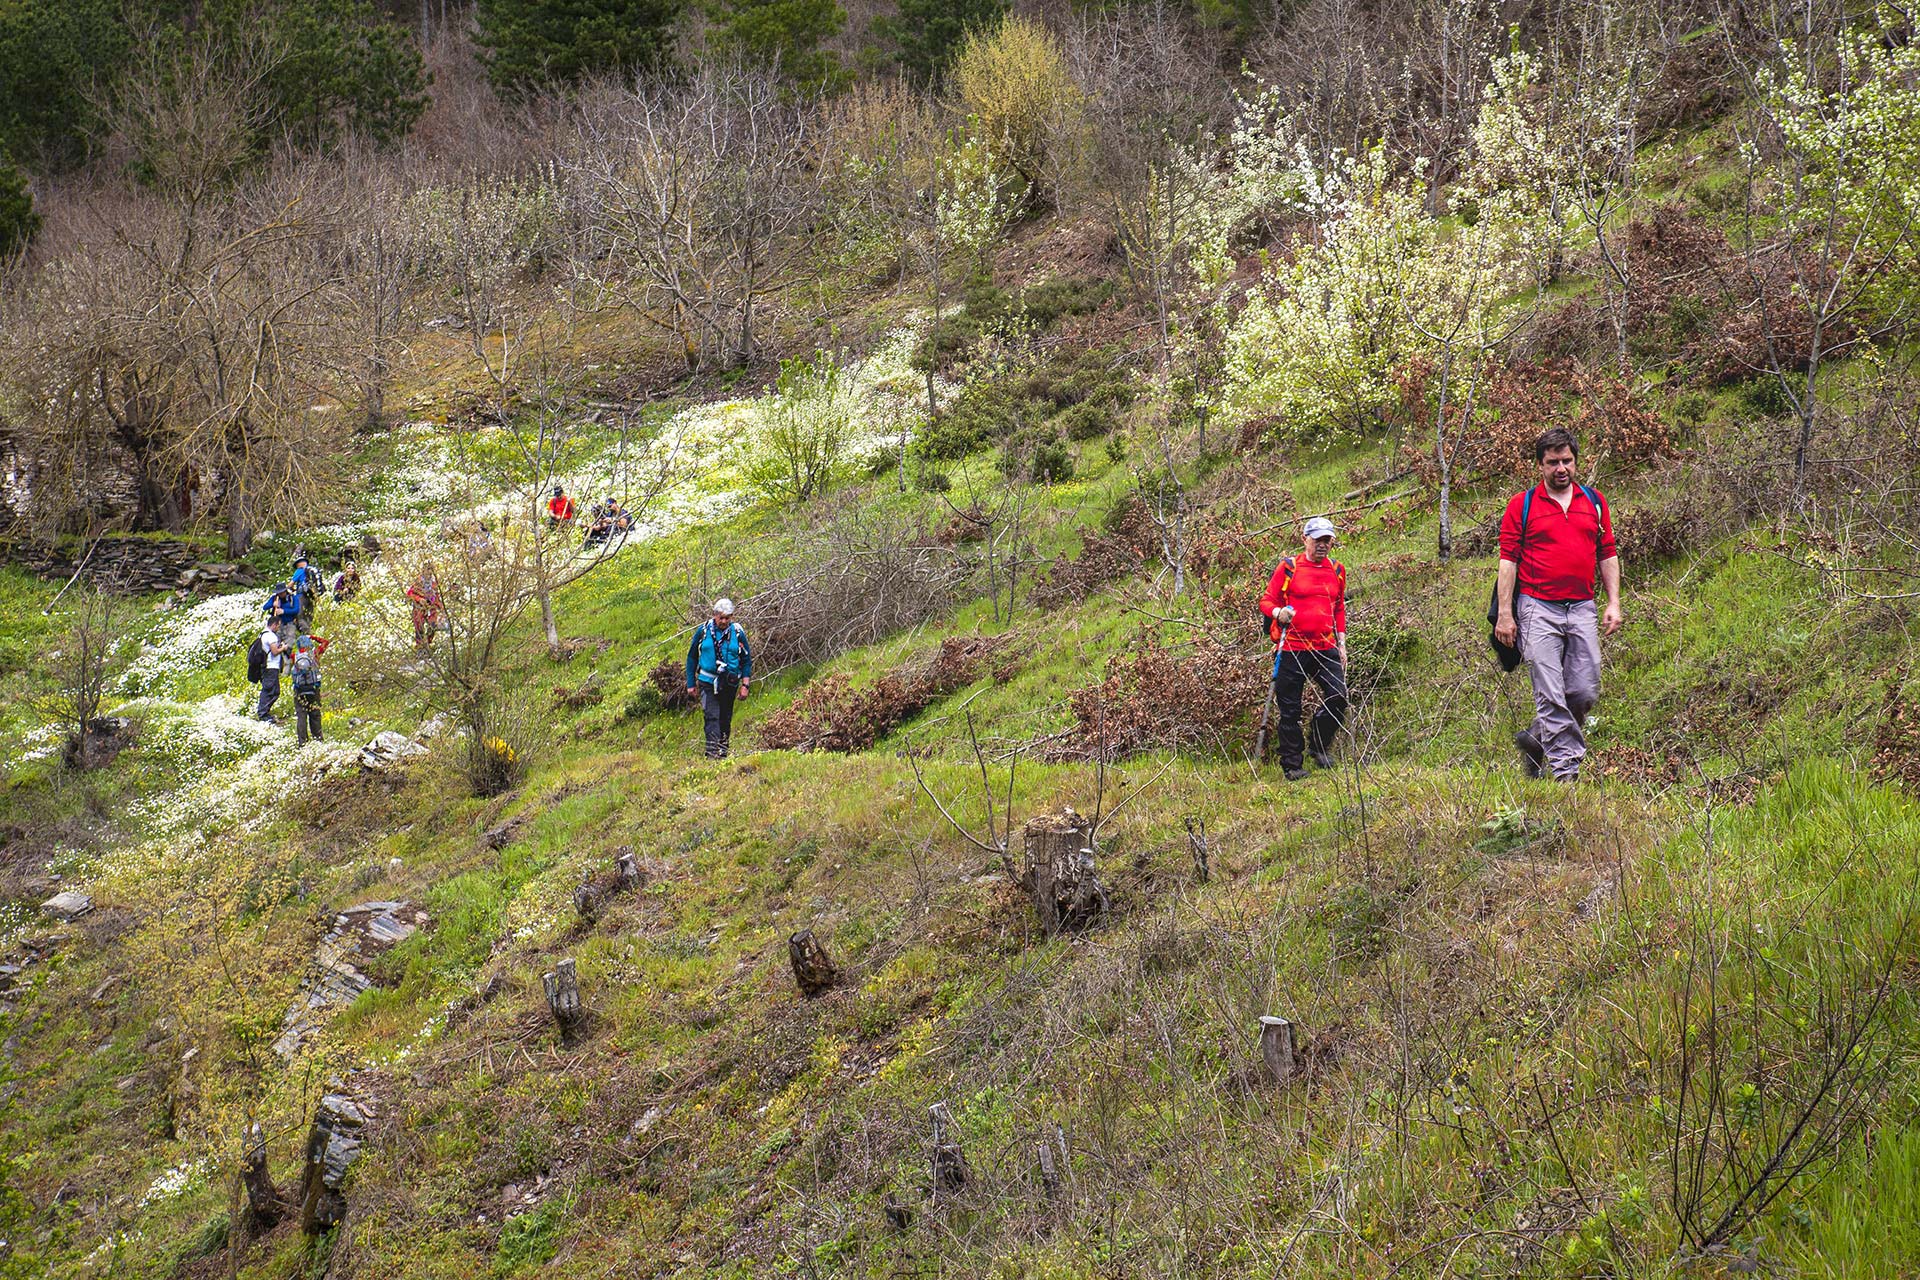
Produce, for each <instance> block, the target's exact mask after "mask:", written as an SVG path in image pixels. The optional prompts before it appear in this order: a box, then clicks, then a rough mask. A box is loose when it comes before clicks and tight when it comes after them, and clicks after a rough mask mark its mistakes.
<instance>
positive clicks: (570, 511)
mask: <svg viewBox="0 0 1920 1280" xmlns="http://www.w3.org/2000/svg"><path fill="white" fill-rule="evenodd" d="M576 510H578V508H577V507H575V506H574V505H573V499H572V498H571V497H568V496H565V495H563V496H561V497H558V498H549V499H547V514H548V515H550V516H552V517H553V518H554V519H555V520H571V519H573V515H574V512H575V511H576Z"/></svg>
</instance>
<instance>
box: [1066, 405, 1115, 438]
mask: <svg viewBox="0 0 1920 1280" xmlns="http://www.w3.org/2000/svg"><path fill="white" fill-rule="evenodd" d="M1060 425H1061V427H1063V428H1064V429H1065V430H1066V433H1067V439H1069V440H1097V439H1099V438H1100V437H1101V436H1103V435H1105V434H1107V432H1109V431H1111V430H1113V429H1114V427H1115V426H1117V425H1119V424H1118V422H1117V420H1116V419H1115V418H1114V416H1113V410H1112V409H1109V408H1108V407H1107V406H1106V405H1104V404H1098V403H1096V402H1094V401H1091V400H1089V401H1085V402H1084V403H1081V404H1076V405H1074V406H1073V407H1072V408H1071V409H1067V410H1065V411H1064V412H1062V413H1061V415H1060Z"/></svg>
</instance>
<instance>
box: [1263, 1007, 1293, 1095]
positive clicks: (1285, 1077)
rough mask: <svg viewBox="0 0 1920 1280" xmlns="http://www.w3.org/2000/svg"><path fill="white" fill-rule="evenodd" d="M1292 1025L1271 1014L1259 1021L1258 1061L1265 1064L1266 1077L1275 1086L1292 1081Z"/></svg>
mask: <svg viewBox="0 0 1920 1280" xmlns="http://www.w3.org/2000/svg"><path fill="white" fill-rule="evenodd" d="M1294 1050H1295V1045H1294V1031H1293V1024H1292V1023H1291V1022H1288V1021H1287V1020H1286V1019H1285V1018H1276V1017H1273V1016H1272V1015H1271V1014H1269V1015H1267V1016H1264V1017H1262V1018H1261V1019H1260V1060H1261V1062H1262V1063H1264V1064H1265V1066H1266V1069H1267V1077H1268V1078H1269V1079H1270V1080H1272V1081H1273V1082H1274V1083H1275V1084H1287V1083H1289V1082H1290V1081H1292V1079H1293V1073H1294V1068H1295V1063H1294Z"/></svg>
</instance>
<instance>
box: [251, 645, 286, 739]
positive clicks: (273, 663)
mask: <svg viewBox="0 0 1920 1280" xmlns="http://www.w3.org/2000/svg"><path fill="white" fill-rule="evenodd" d="M259 644H260V650H261V652H262V653H264V654H265V655H266V659H265V661H264V662H262V663H261V666H260V703H259V705H258V706H256V707H255V708H254V712H253V716H254V719H256V720H265V721H266V722H267V723H268V724H273V723H276V722H275V720H274V718H273V704H274V703H276V702H278V701H280V667H281V664H282V663H283V662H284V661H285V660H286V653H287V644H286V642H285V641H284V640H282V639H281V638H280V633H279V632H278V631H276V630H274V628H273V627H272V626H268V627H267V629H266V630H265V631H262V632H261V633H260V640H259Z"/></svg>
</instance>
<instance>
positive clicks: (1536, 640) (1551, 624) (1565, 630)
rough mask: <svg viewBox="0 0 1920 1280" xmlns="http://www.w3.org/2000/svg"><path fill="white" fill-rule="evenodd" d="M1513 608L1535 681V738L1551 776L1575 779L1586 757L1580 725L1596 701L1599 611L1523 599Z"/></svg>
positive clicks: (1583, 603)
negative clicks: (1545, 758) (1543, 752)
mask: <svg viewBox="0 0 1920 1280" xmlns="http://www.w3.org/2000/svg"><path fill="white" fill-rule="evenodd" d="M1514 608H1515V613H1514V621H1515V622H1516V623H1517V624H1518V625H1519V628H1520V652H1521V654H1522V655H1523V656H1524V657H1525V658H1526V660H1527V670H1528V672H1530V673H1531V674H1532V676H1533V711H1534V719H1533V735H1534V737H1536V738H1538V739H1539V740H1540V746H1541V747H1542V748H1543V749H1544V750H1545V751H1546V755H1547V771H1548V772H1549V773H1551V774H1552V775H1553V776H1554V777H1556V778H1559V779H1561V780H1563V781H1567V780H1571V779H1573V778H1577V777H1579V776H1580V762H1581V761H1582V760H1584V759H1585V758H1586V755H1587V735H1586V731H1585V729H1584V728H1583V727H1582V726H1583V724H1584V723H1585V721H1586V718H1587V712H1589V711H1591V710H1593V704H1594V703H1595V702H1597V701H1599V700H1600V610H1599V607H1598V606H1597V605H1596V604H1595V603H1594V602H1593V601H1591V600H1573V601H1552V600H1535V599H1534V598H1533V597H1532V596H1525V595H1523V596H1520V597H1519V598H1518V599H1517V600H1516V601H1515V602H1514Z"/></svg>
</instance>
